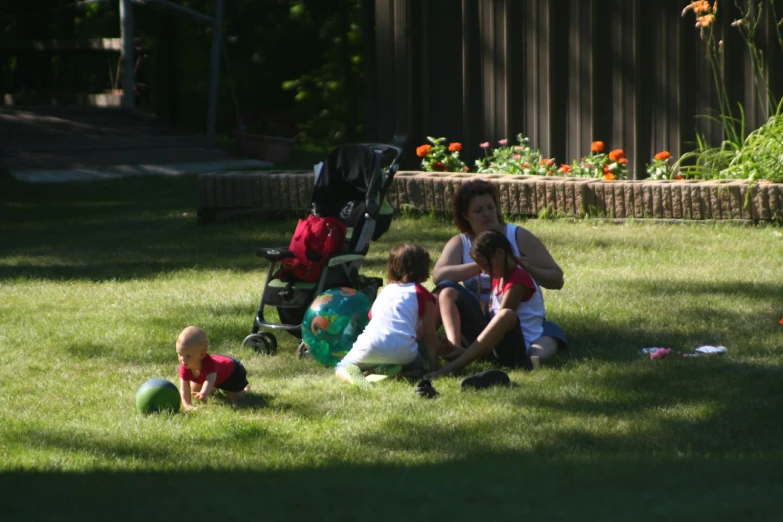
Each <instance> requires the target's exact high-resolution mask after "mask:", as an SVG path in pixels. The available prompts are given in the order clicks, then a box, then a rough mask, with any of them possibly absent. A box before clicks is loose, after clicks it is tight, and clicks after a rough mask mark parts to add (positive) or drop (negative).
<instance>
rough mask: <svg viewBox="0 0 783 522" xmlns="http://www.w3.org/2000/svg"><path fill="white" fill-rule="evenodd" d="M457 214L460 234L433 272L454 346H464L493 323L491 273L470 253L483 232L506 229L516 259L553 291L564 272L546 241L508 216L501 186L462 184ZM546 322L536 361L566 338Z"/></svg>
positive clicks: (455, 202)
mask: <svg viewBox="0 0 783 522" xmlns="http://www.w3.org/2000/svg"><path fill="white" fill-rule="evenodd" d="M452 218H453V220H454V224H455V225H456V226H457V228H458V229H459V230H460V232H461V233H460V234H457V235H456V236H454V237H452V238H451V239H450V240H449V241H448V242H447V243H446V246H445V247H444V248H443V252H442V254H441V256H440V258H438V261H437V262H436V263H435V268H434V269H433V271H432V279H433V281H434V282H435V284H436V288H435V291H434V293H435V294H436V295H437V298H438V308H439V312H440V320H441V321H442V323H443V328H444V330H445V332H446V337H447V338H448V340H449V342H450V345H451V346H453V347H456V348H460V347H463V339H464V341H465V343H466V344H469V343H471V342H473V341H474V340H475V339H476V338H477V337H478V336H479V334H480V333H481V332H482V331H483V330H484V327H485V326H486V325H487V324H488V322H489V318H488V317H487V313H488V311H489V303H490V278H489V277H488V276H486V275H484V274H482V271H481V267H480V266H479V265H478V264H477V263H476V262H475V261H474V260H473V259H471V258H470V251H471V248H472V245H473V242H474V241H475V240H476V237H477V236H478V235H479V234H481V233H482V232H486V231H488V230H495V231H497V232H499V233H501V234H503V235H504V236H505V237H506V238H507V239H508V240H509V244H510V246H511V252H512V255H513V258H514V261H515V264H518V265H519V266H520V267H521V268H522V269H523V270H524V271H525V272H527V273H528V274H530V275H531V276H532V278H533V279H534V280H535V282H536V284H537V285H538V286H540V287H543V288H549V289H553V290H558V289H560V288H562V287H563V271H562V270H561V269H560V267H559V266H558V264H557V263H556V262H555V260H554V259H553V258H552V255H551V254H550V253H549V251H548V250H547V248H546V247H545V246H544V244H543V243H542V242H541V240H540V239H538V238H537V237H536V236H535V235H533V234H532V233H531V232H530V231H528V230H526V229H524V228H523V227H519V226H516V225H510V224H507V223H505V222H504V221H503V217H502V216H501V214H500V209H499V206H498V193H497V188H496V187H495V185H493V184H492V183H489V182H487V181H484V180H480V179H476V180H472V181H469V182H468V183H465V184H464V185H462V186H461V187H460V188H459V190H458V191H457V192H456V193H455V194H454V198H453V199H452ZM460 281H461V282H462V283H463V284H459V282H460ZM542 326H543V330H544V331H543V335H542V336H541V337H540V338H538V339H536V340H535V341H534V342H533V343H532V344H531V346H530V348H529V355H531V356H535V357H538V359H537V360H544V359H547V358H549V357H551V356H553V355H554V354H555V353H557V351H558V350H562V349H564V348H565V347H566V343H567V340H566V336H565V334H564V333H563V331H562V330H561V329H560V327H558V326H557V325H556V324H554V323H552V322H550V321H547V320H546V319H544V321H543V325H542ZM460 353H461V350H459V349H457V350H454V351H452V352H451V353H447V354H444V355H445V357H446V358H447V360H448V359H454V358H455V357H457V356H459V355H460Z"/></svg>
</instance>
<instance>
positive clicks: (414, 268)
mask: <svg viewBox="0 0 783 522" xmlns="http://www.w3.org/2000/svg"><path fill="white" fill-rule="evenodd" d="M429 275H430V253H429V252H427V249H426V248H424V247H420V246H419V245H414V244H413V243H403V244H401V245H397V246H396V247H394V248H392V251H391V252H390V253H389V264H388V266H387V268H386V279H387V280H388V282H389V283H423V282H424V281H426V280H427V278H428V277H429Z"/></svg>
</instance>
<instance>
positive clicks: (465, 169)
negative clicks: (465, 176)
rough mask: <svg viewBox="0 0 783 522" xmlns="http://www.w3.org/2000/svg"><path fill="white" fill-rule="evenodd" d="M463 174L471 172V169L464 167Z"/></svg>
mask: <svg viewBox="0 0 783 522" xmlns="http://www.w3.org/2000/svg"><path fill="white" fill-rule="evenodd" d="M462 172H470V167H462Z"/></svg>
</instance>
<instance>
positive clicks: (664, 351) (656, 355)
mask: <svg viewBox="0 0 783 522" xmlns="http://www.w3.org/2000/svg"><path fill="white" fill-rule="evenodd" d="M670 353H672V349H671V348H658V349H657V350H655V351H654V352H652V353H651V354H650V359H663V358H664V357H666V356H667V355H669V354H670Z"/></svg>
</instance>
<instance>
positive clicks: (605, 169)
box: [601, 165, 612, 174]
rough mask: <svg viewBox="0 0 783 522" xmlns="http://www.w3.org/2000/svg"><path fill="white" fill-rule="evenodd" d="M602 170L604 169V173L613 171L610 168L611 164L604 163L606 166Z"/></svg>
mask: <svg viewBox="0 0 783 522" xmlns="http://www.w3.org/2000/svg"><path fill="white" fill-rule="evenodd" d="M601 170H602V171H604V174H611V173H612V171H611V170H609V165H604V167H603V168H602V169H601Z"/></svg>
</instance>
